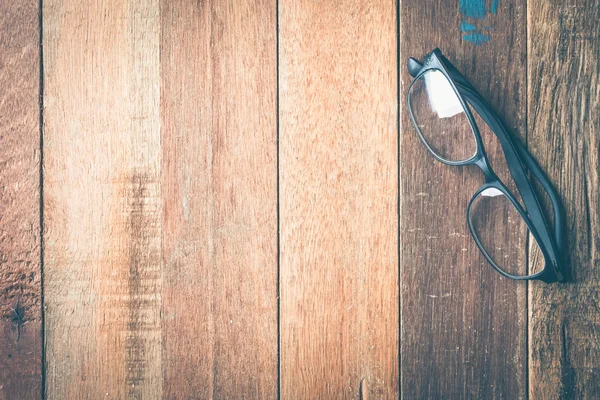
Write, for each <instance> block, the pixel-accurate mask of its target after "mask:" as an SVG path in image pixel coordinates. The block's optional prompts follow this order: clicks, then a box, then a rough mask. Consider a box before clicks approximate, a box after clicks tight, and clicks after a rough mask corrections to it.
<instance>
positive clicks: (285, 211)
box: [279, 0, 399, 399]
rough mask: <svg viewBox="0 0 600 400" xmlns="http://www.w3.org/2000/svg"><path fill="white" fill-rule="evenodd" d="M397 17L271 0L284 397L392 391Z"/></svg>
mask: <svg viewBox="0 0 600 400" xmlns="http://www.w3.org/2000/svg"><path fill="white" fill-rule="evenodd" d="M395 16H396V7H395V2H394V1H383V2H367V3H365V2H363V1H356V0H345V1H329V0H328V1H320V2H313V1H306V0H302V1H297V0H294V1H287V0H285V1H281V2H280V3H279V32H280V37H279V51H280V57H279V79H280V90H279V101H280V113H279V118H280V134H279V142H280V168H279V174H280V187H279V196H280V221H281V222H280V229H281V236H280V246H281V248H280V250H281V254H280V274H281V280H280V285H281V286H280V290H281V294H280V295H281V310H280V311H281V325H280V329H281V397H282V398H284V399H287V398H358V397H359V396H363V398H368V396H369V395H370V396H371V398H393V397H395V396H397V394H398V376H399V374H398V336H399V332H398V270H397V268H398V249H397V226H398V225H397V217H398V215H397V178H398V176H397V150H398V146H397V145H398V143H397V118H398V116H397V73H396V55H397V54H396V47H397V42H396V17H395Z"/></svg>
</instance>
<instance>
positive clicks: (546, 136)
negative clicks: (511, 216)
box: [528, 0, 600, 399]
mask: <svg viewBox="0 0 600 400" xmlns="http://www.w3.org/2000/svg"><path fill="white" fill-rule="evenodd" d="M528 9H529V10H530V11H529V41H528V43H529V46H528V50H529V51H528V65H529V67H528V71H529V96H528V98H529V102H528V103H529V105H528V110H529V135H528V137H529V147H530V149H531V152H532V153H533V154H534V155H535V156H536V158H537V160H538V161H539V162H540V164H541V165H542V167H544V169H545V170H546V171H548V172H549V175H550V177H551V180H552V181H553V182H554V183H555V184H556V186H557V188H558V191H559V192H560V193H561V195H562V197H563V201H564V205H565V207H566V211H567V224H566V226H567V232H566V233H567V238H568V257H567V262H566V265H567V267H568V268H569V269H570V272H571V275H572V280H571V282H570V283H566V284H553V285H546V284H543V283H533V284H531V286H530V329H529V335H530V338H529V358H530V361H529V375H530V377H529V382H530V388H529V391H530V397H531V398H532V399H555V398H563V399H597V398H600V292H599V290H598V284H597V282H598V279H600V269H599V267H600V254H599V253H598V250H599V249H600V199H599V196H598V193H599V191H600V182H599V164H598V159H599V153H600V115H599V110H600V67H599V66H598V56H599V55H600V35H599V33H598V21H599V20H600V5H599V4H598V1H592V0H587V1H567V2H565V1H558V0H554V1H540V0H529V2H528ZM541 262H543V261H542V259H541V257H540V254H538V253H533V254H531V255H530V263H531V264H532V265H534V264H536V263H537V264H539V263H541Z"/></svg>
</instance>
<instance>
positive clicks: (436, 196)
mask: <svg viewBox="0 0 600 400" xmlns="http://www.w3.org/2000/svg"><path fill="white" fill-rule="evenodd" d="M490 3H491V2H487V6H486V2H484V1H481V2H477V1H475V2H467V1H464V2H460V4H459V2H455V3H452V4H449V3H448V2H446V1H441V0H432V1H427V2H422V1H420V0H402V1H401V9H402V10H403V12H402V13H401V20H400V26H401V27H400V30H401V36H400V38H401V39H400V40H401V42H400V48H401V49H402V54H401V57H400V66H399V68H400V71H401V72H400V76H401V102H402V103H401V105H402V111H401V145H400V148H401V155H400V160H401V161H400V171H401V173H400V175H401V177H400V181H401V183H400V198H401V207H400V214H401V217H400V227H401V231H400V240H401V255H400V259H401V267H400V269H401V272H400V273H401V302H402V307H401V315H402V320H401V326H402V339H401V343H402V345H401V350H400V353H401V366H402V371H401V382H402V384H401V386H402V388H401V391H402V397H403V398H406V399H420V398H446V399H448V398H481V399H490V398H506V399H515V398H524V397H525V396H526V388H527V375H526V373H527V371H526V367H525V366H526V357H527V352H526V343H527V330H526V326H527V314H526V310H527V308H526V307H527V299H526V284H525V283H523V282H515V281H512V280H507V279H504V278H502V277H501V275H499V274H498V273H496V272H495V271H494V270H493V269H492V267H491V266H490V265H488V264H487V262H486V261H485V259H484V258H483V256H481V254H480V252H479V250H478V249H477V247H476V245H475V243H474V241H473V239H472V238H471V236H470V234H469V231H468V228H467V224H466V207H467V204H468V202H469V200H470V199H471V197H472V196H473V194H474V193H475V191H476V189H477V188H478V187H479V186H480V185H481V184H482V183H483V177H482V174H481V172H480V171H479V170H478V169H477V168H476V167H471V168H464V167H463V168H459V167H450V166H446V165H443V164H441V163H439V162H437V161H435V160H434V158H433V157H432V156H431V155H430V154H429V153H428V152H427V150H426V148H425V147H424V146H423V145H422V143H421V142H420V140H419V139H418V137H417V134H416V132H415V130H414V128H413V126H412V124H411V122H410V120H409V117H408V112H407V109H406V105H405V99H404V96H405V94H406V92H407V90H408V87H409V85H410V83H411V81H412V78H411V77H410V75H409V74H408V72H407V70H406V60H407V59H408V57H411V56H412V57H417V58H419V59H422V58H423V56H424V55H425V54H427V53H428V52H429V51H431V50H432V48H434V47H439V48H440V49H441V50H442V52H443V53H444V54H445V55H446V56H447V57H448V58H449V59H450V60H451V61H452V62H453V63H454V64H455V66H456V67H457V68H458V69H459V70H460V71H461V72H462V73H463V74H464V75H465V76H466V77H467V79H469V80H470V82H471V83H472V84H473V85H474V86H475V87H476V88H477V89H478V90H479V91H480V93H481V94H482V96H484V97H485V98H486V99H487V100H489V102H490V103H491V105H492V106H493V107H494V108H495V110H496V111H497V112H498V113H499V114H500V115H502V116H504V120H505V121H506V123H507V126H508V128H512V130H513V132H515V133H517V134H520V135H521V137H524V128H525V122H526V121H525V118H524V117H525V106H526V104H525V102H526V97H525V95H526V86H525V85H526V84H525V82H526V71H525V69H524V67H525V65H526V62H525V57H526V43H525V35H526V32H525V26H526V25H525V24H526V16H525V14H524V13H525V9H524V5H525V2H524V1H521V0H519V1H516V2H501V3H500V6H499V8H498V9H497V10H494V9H493V6H492V7H490ZM494 3H495V2H494ZM404 10H405V11H404ZM494 11H495V12H494ZM487 27H490V28H487ZM461 31H462V32H461ZM480 128H484V127H483V126H480ZM482 134H486V132H485V129H484V131H483V132H482ZM490 138H491V136H490V135H489V132H488V133H487V138H485V139H486V150H487V151H488V155H489V156H490V157H491V158H492V165H493V167H494V168H496V167H497V166H498V161H500V160H502V152H501V149H500V148H499V146H498V144H497V143H494V141H493V140H491V141H488V140H487V139H490ZM502 231H505V232H506V231H508V226H507V227H505V228H503V229H502ZM514 233H517V232H514ZM523 236H524V235H523ZM523 244H524V243H523ZM519 264H520V267H521V268H523V270H524V268H526V250H525V246H524V245H523V249H522V251H521V253H520V255H519Z"/></svg>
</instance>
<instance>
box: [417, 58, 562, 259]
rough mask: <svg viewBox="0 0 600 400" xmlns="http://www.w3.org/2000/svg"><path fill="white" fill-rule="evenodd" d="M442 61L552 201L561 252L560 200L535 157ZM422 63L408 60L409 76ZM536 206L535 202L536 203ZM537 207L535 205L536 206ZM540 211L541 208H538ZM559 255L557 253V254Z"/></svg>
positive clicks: (469, 86) (460, 75) (491, 126)
mask: <svg viewBox="0 0 600 400" xmlns="http://www.w3.org/2000/svg"><path fill="white" fill-rule="evenodd" d="M443 62H444V64H445V66H446V68H447V70H448V73H450V74H451V75H452V79H453V80H454V82H455V83H456V84H457V86H458V89H459V91H461V92H462V94H463V95H465V97H467V99H468V100H469V103H470V104H471V105H472V106H473V107H474V108H475V110H476V111H477V113H478V114H479V115H480V116H481V117H482V119H483V120H484V121H485V122H486V124H488V126H490V128H492V131H493V132H494V133H495V134H496V136H499V133H500V135H502V134H504V135H505V136H506V137H507V138H509V140H510V141H511V142H512V143H513V146H514V147H515V150H516V151H517V153H518V156H519V158H520V159H521V160H522V161H523V163H525V166H526V167H527V168H528V169H529V170H530V171H531V172H532V173H533V175H534V176H535V177H536V179H537V180H538V181H539V182H540V183H541V185H542V187H543V188H544V190H545V191H546V192H547V193H548V196H549V197H550V201H551V202H552V208H553V212H554V236H555V240H556V245H557V246H558V249H557V250H558V251H560V252H562V251H563V250H564V249H565V245H566V244H565V241H564V230H563V229H564V219H565V217H564V212H563V207H562V205H561V202H560V198H559V196H558V193H557V192H556V190H555V188H554V186H553V185H552V183H551V182H550V180H549V179H548V177H547V176H546V174H545V173H544V171H543V170H542V168H541V167H540V166H539V164H538V163H537V161H536V160H535V158H533V156H532V155H531V154H530V153H529V152H528V151H527V149H526V148H525V147H524V146H523V144H522V143H521V141H520V140H518V139H517V138H515V137H514V136H513V135H512V134H510V133H509V132H508V131H507V130H506V129H505V128H504V126H503V124H502V123H501V122H500V120H499V118H498V117H497V116H496V115H495V113H493V111H492V110H491V108H490V107H489V106H488V105H487V104H486V102H485V101H484V100H483V99H482V98H481V96H479V95H478V93H477V92H476V91H475V89H474V88H473V87H472V86H471V85H470V84H469V82H468V81H467V80H466V79H465V78H464V77H463V76H462V74H461V73H460V72H459V71H458V70H457V69H456V68H455V67H454V65H452V63H451V62H450V61H449V60H447V59H446V58H445V57H443ZM422 66H423V65H422V63H420V62H419V61H418V60H416V59H414V58H410V59H409V60H408V70H409V73H410V75H411V76H413V77H416V76H417V75H418V73H419V72H420V70H421V68H422ZM536 206H537V204H536ZM536 208H537V207H536ZM540 212H541V210H540ZM557 256H559V255H557Z"/></svg>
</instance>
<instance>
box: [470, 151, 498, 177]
mask: <svg viewBox="0 0 600 400" xmlns="http://www.w3.org/2000/svg"><path fill="white" fill-rule="evenodd" d="M473 163H474V164H475V165H477V166H478V167H479V169H481V172H483V176H484V177H485V183H489V182H494V181H498V180H499V179H498V175H496V173H495V172H494V171H493V170H492V168H491V167H490V163H489V161H488V159H487V157H486V156H485V154H483V153H482V152H481V151H478V154H477V159H476V160H475V161H474V162H473Z"/></svg>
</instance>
